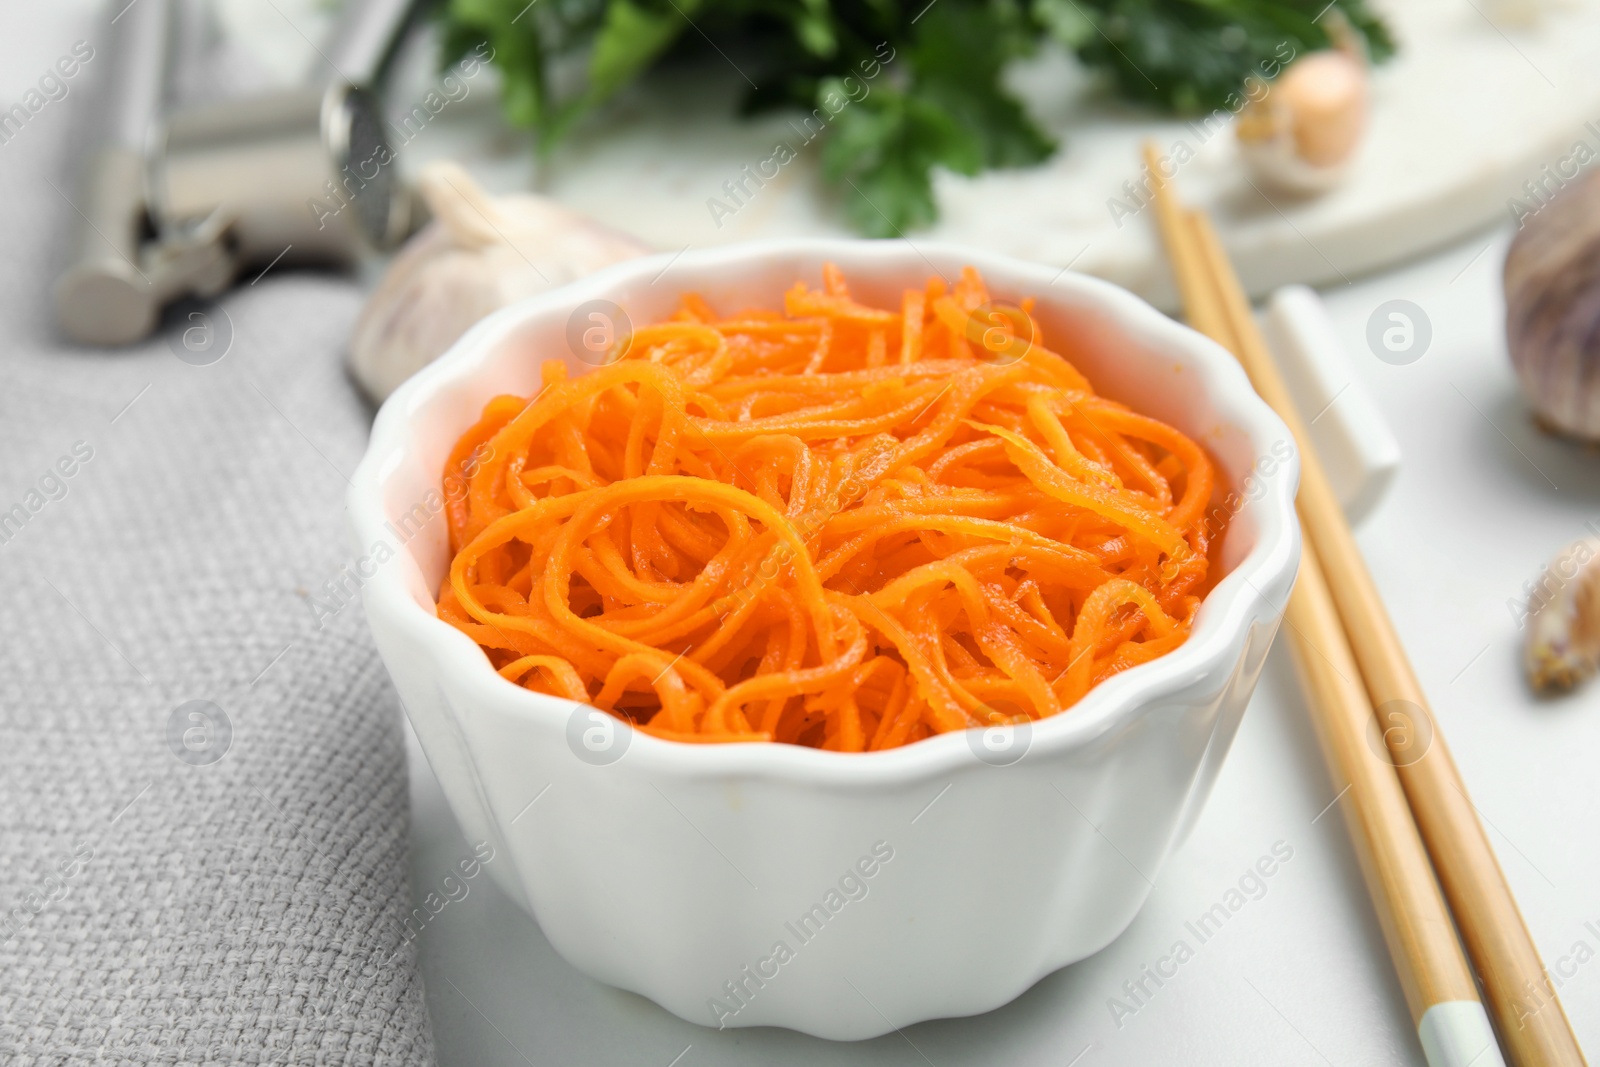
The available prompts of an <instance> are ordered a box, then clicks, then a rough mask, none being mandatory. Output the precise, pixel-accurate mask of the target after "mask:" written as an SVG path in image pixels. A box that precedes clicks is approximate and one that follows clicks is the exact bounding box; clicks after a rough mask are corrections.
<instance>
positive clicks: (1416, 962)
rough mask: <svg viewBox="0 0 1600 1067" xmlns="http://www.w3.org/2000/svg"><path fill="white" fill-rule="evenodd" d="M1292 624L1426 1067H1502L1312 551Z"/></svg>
mask: <svg viewBox="0 0 1600 1067" xmlns="http://www.w3.org/2000/svg"><path fill="white" fill-rule="evenodd" d="M1146 159H1147V164H1148V165H1149V166H1150V168H1151V174H1152V178H1153V180H1154V181H1155V183H1156V188H1155V198H1156V200H1155V202H1156V210H1157V215H1158V219H1159V222H1160V227H1161V231H1162V235H1163V237H1164V239H1165V242H1166V245H1167V248H1168V252H1169V254H1170V256H1171V259H1172V262H1173V267H1174V272H1175V273H1176V275H1177V279H1178V285H1179V289H1180V291H1181V295H1182V298H1183V304H1184V309H1185V315H1186V316H1187V318H1188V319H1189V321H1190V323H1191V324H1192V325H1194V326H1195V327H1196V328H1197V329H1199V330H1200V331H1201V332H1202V333H1205V334H1207V335H1208V336H1209V337H1211V338H1212V339H1213V340H1215V341H1217V342H1218V343H1219V344H1221V345H1223V347H1225V348H1228V349H1230V350H1231V351H1234V352H1235V353H1236V354H1237V353H1238V352H1239V350H1240V348H1241V347H1242V346H1241V341H1240V337H1239V333H1240V330H1239V328H1238V326H1237V325H1236V324H1235V322H1234V321H1233V320H1232V319H1231V317H1230V316H1229V314H1228V312H1227V308H1226V306H1225V304H1224V301H1223V294H1222V291H1221V289H1220V287H1219V286H1218V284H1217V283H1216V280H1215V279H1214V278H1213V276H1212V270H1211V269H1210V268H1209V266H1208V260H1207V256H1206V250H1205V249H1204V248H1203V247H1202V245H1201V244H1200V242H1199V240H1198V239H1197V236H1198V235H1197V234H1196V233H1195V231H1194V228H1193V227H1192V225H1191V223H1190V221H1189V219H1188V217H1187V216H1186V215H1185V214H1184V213H1183V212H1182V211H1181V209H1180V208H1179V206H1178V204H1177V202H1176V200H1175V198H1174V197H1173V196H1172V194H1171V192H1170V191H1169V190H1168V189H1166V188H1165V183H1164V182H1162V181H1161V179H1160V171H1159V170H1158V169H1157V168H1156V165H1155V160H1154V159H1153V158H1152V156H1151V152H1150V150H1149V149H1148V148H1147V149H1146ZM1251 326H1253V323H1252V324H1251ZM1285 620H1286V621H1287V623H1288V624H1289V631H1290V638H1291V645H1292V647H1293V649H1294V653H1295V660H1296V664H1297V667H1298V668H1299V671H1300V674H1301V677H1302V678H1303V680H1304V683H1305V689H1306V694H1307V698H1308V707H1309V711H1310V718H1311V720H1312V724H1313V726H1314V728H1315V730H1316V734H1317V738H1318V741H1319V742H1320V745H1321V747H1322V751H1323V755H1324V758H1325V759H1326V761H1327V763H1328V768H1329V772H1330V775H1331V776H1332V778H1333V780H1334V781H1335V782H1336V783H1338V782H1348V783H1349V784H1348V787H1346V789H1345V790H1344V792H1343V793H1342V794H1341V795H1347V796H1348V799H1347V800H1346V801H1345V824H1346V826H1347V828H1348V830H1349V833H1350V837H1351V840H1352V842H1353V843H1354V845H1355V850H1356V855H1357V858H1358V860H1359V862H1360V865H1361V870H1362V874H1363V876H1364V877H1365V879H1366V883H1367V887H1368V892H1369V893H1370V895H1371V897H1372V901H1373V905H1374V908H1375V910H1376V911H1377V914H1378V920H1379V925H1380V926H1381V928H1382V929H1383V933H1384V940H1385V942H1386V943H1387V945H1388V947H1389V953H1390V956H1391V957H1392V959H1393V961H1394V966H1395V970H1396V971H1397V973H1398V974H1399V977H1400V984H1401V987H1402V989H1403V990H1404V993H1405V997H1406V1003H1407V1006H1408V1007H1409V1009H1410V1011H1411V1016H1412V1021H1413V1022H1414V1023H1415V1024H1416V1025H1417V1027H1418V1034H1419V1037H1421V1039H1422V1042H1423V1047H1424V1050H1425V1052H1426V1054H1427V1056H1428V1062H1429V1063H1430V1065H1431V1067H1461V1065H1464V1064H1468V1063H1475V1064H1476V1067H1491V1065H1493V1064H1500V1063H1503V1061H1502V1060H1501V1059H1500V1055H1499V1049H1498V1048H1497V1047H1496V1046H1495V1040H1494V1035H1493V1032H1492V1031H1491V1030H1490V1027H1489V1024H1488V1018H1487V1016H1486V1015H1485V1014H1484V1011H1483V1006H1482V1004H1481V1002H1479V1000H1478V995H1477V989H1476V987H1475V986H1474V984H1473V981H1472V975H1471V972H1470V971H1469V970H1468V968H1467V962H1466V959H1465V958H1464V957H1463V955H1462V952H1461V946H1460V944H1459V943H1458V942H1457V940H1456V936H1455V931H1454V929H1453V927H1452V924H1451V920H1450V913H1449V911H1448V910H1447V908H1446V907H1445V903H1444V899H1443V897H1442V896H1441V894H1440V891H1439V886H1438V883H1437V881H1436V880H1435V878H1434V873H1433V869H1432V867H1431V866H1430V865H1429V862H1428V857H1427V853H1426V851H1425V849H1424V847H1423V843H1422V839H1421V837H1420V836H1419V835H1418V832H1417V827H1416V824H1415V822H1414V821H1413V820H1412V816H1411V812H1410V809H1409V808H1408V807H1407V805H1406V798H1405V794H1404V792H1403V791H1402V789H1401V787H1400V783H1399V780H1398V778H1397V777H1396V775H1395V772H1394V770H1393V768H1392V767H1390V766H1389V764H1388V762H1387V761H1383V760H1380V759H1378V758H1376V756H1375V754H1374V753H1373V752H1372V751H1370V750H1369V749H1368V748H1367V740H1366V731H1367V728H1368V724H1369V721H1370V720H1371V718H1372V707H1371V705H1370V704H1369V703H1368V699H1367V694H1366V691H1365V689H1364V687H1363V685H1362V682H1361V675H1360V671H1359V669H1358V668H1357V666H1356V662H1355V657H1354V655H1353V653H1352V652H1351V649H1350V645H1349V642H1348V640H1347V639H1346V637H1345V634H1344V630H1343V627H1342V625H1341V622H1340V619H1339V615H1338V612H1337V610H1336V608H1335V606H1334V601H1333V598H1332V595H1331V593H1330V592H1329V590H1328V586H1327V582H1326V579H1325V578H1324V575H1323V571H1322V567H1321V565H1320V563H1319V561H1318V559H1317V555H1316V550H1315V548H1314V547H1313V546H1311V545H1307V546H1306V548H1305V551H1304V554H1303V556H1302V560H1301V565H1300V577H1299V581H1298V582H1297V583H1296V585H1295V588H1294V591H1293V593H1292V594H1291V595H1290V598H1289V606H1288V609H1287V611H1286V612H1285Z"/></svg>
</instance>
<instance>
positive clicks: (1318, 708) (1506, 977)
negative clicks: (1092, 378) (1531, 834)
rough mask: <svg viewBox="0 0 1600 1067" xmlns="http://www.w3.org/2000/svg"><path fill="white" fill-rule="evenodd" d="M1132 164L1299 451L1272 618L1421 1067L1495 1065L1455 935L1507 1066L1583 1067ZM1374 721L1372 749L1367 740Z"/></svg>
mask: <svg viewBox="0 0 1600 1067" xmlns="http://www.w3.org/2000/svg"><path fill="white" fill-rule="evenodd" d="M1144 157H1145V166H1146V167H1147V168H1148V170H1149V172H1150V178H1151V182H1152V184H1153V187H1154V190H1155V204H1156V213H1157V219H1158V222H1159V224H1160V228H1161V234H1162V239H1163V241H1164V243H1165V244H1166V246H1167V252H1168V255H1169V257H1170V259H1171V261H1172V266H1173V271H1174V273H1175V274H1176V275H1177V279H1178V288H1179V291H1180V293H1181V295H1182V299H1183V306H1184V314H1185V317H1186V318H1187V319H1188V320H1189V323H1190V325H1192V326H1193V327H1194V328H1195V329H1197V330H1199V331H1200V332H1201V333H1204V334H1206V335H1207V336H1208V337H1210V338H1211V339H1212V340H1214V341H1216V342H1218V343H1219V344H1221V345H1222V346H1223V347H1224V348H1227V349H1228V350H1229V351H1231V352H1232V353H1233V354H1234V355H1235V356H1236V357H1238V359H1239V362H1240V363H1241V364H1243V366H1244V369H1245V372H1246V373H1247V374H1248V375H1249V377H1250V380H1251V382H1252V383H1253V384H1254V385H1255V387H1256V391H1257V392H1258V393H1259V394H1260V395H1261V397H1262V399H1264V400H1265V401H1266V402H1267V403H1268V404H1269V405H1271V406H1272V407H1273V408H1274V409H1275V410H1276V411H1277V413H1278V415H1279V417H1281V418H1282V419H1283V421H1284V422H1285V423H1287V424H1288V426H1289V429H1290V431H1291V432H1292V433H1293V434H1294V437H1295V440H1296V442H1297V444H1298V446H1299V451H1300V464H1301V476H1300V495H1299V498H1298V501H1297V505H1298V509H1299V512H1300V519H1301V525H1302V527H1303V528H1304V530H1305V533H1306V535H1307V540H1306V545H1305V554H1304V557H1303V559H1302V562H1301V564H1300V577H1299V581H1298V582H1297V583H1296V585H1295V589H1294V592H1293V593H1292V594H1291V596H1290V600H1289V606H1288V609H1287V611H1286V612H1285V614H1284V621H1285V622H1286V623H1287V624H1288V628H1289V631H1290V637H1291V642H1292V645H1293V648H1294V652H1295V661H1296V665H1297V666H1298V668H1299V671H1300V674H1301V678H1302V680H1303V682H1304V685H1305V689H1306V691H1307V697H1308V701H1309V705H1310V710H1311V718H1312V721H1313V723H1314V725H1315V727H1316V732H1317V736H1318V739H1319V740H1320V742H1321V745H1322V750H1323V755H1324V757H1325V758H1326V760H1327V762H1328V766H1329V770H1330V771H1331V772H1332V775H1333V777H1334V781H1335V783H1336V784H1337V783H1338V782H1340V781H1344V782H1348V783H1349V785H1348V787H1347V790H1346V793H1345V794H1342V795H1343V796H1345V798H1346V799H1345V800H1344V801H1343V803H1344V805H1345V822H1346V825H1347V826H1348V828H1349V831H1350V836H1351V838H1352V840H1353V841H1354V843H1355V846H1356V854H1357V856H1358V857H1359V859H1360V863H1361V868H1362V873H1363V875H1364V876H1365V878H1366V882H1367V888H1368V891H1369V892H1370V894H1371V896H1372V901H1373V905H1374V907H1375V908H1376V909H1377V913H1378V920H1379V923H1380V924H1381V926H1382V927H1383V933H1384V938H1385V940H1386V941H1387V943H1388V946H1389V953H1390V955H1391V957H1392V958H1393V960H1394V965H1395V969H1396V970H1397V971H1398V972H1399V975H1400V983H1401V985H1402V987H1403V988H1404V990H1405V996H1406V1002H1407V1004H1408V1005H1409V1007H1410V1009H1411V1016H1412V1020H1413V1021H1414V1022H1415V1023H1416V1024H1417V1028H1418V1034H1419V1036H1420V1037H1421V1040H1422V1044H1423V1049H1424V1052H1425V1053H1426V1054H1427V1058H1428V1062H1429V1064H1430V1065H1431V1067H1446V1065H1448V1067H1465V1065H1467V1064H1471V1065H1473V1067H1491V1065H1494V1064H1500V1063H1502V1062H1503V1061H1502V1059H1501V1058H1500V1052H1499V1049H1497V1048H1496V1047H1495V1039H1494V1034H1493V1032H1491V1030H1490V1028H1489V1025H1488V1020H1487V1017H1486V1016H1485V1015H1484V1010H1483V1003H1482V1001H1480V1000H1479V998H1478V990H1477V987H1476V986H1475V985H1474V983H1473V978H1472V972H1471V971H1470V970H1469V969H1468V967H1467V961H1466V959H1465V958H1464V957H1463V955H1462V951H1461V944H1460V942H1458V941H1457V938H1456V932H1457V930H1459V931H1460V934H1461V939H1462V940H1463V941H1465V943H1466V948H1467V952H1468V953H1470V955H1471V957H1472V961H1473V964H1474V965H1475V966H1476V968H1477V973H1478V976H1479V977H1480V978H1481V980H1482V982H1483V991H1484V996H1485V999H1486V1000H1487V1001H1488V1005H1489V1008H1490V1010H1491V1011H1492V1013H1493V1015H1494V1019H1495V1023H1496V1024H1497V1026H1498V1029H1499V1035H1500V1045H1501V1047H1502V1048H1503V1049H1504V1050H1505V1052H1506V1053H1507V1054H1508V1055H1509V1057H1510V1060H1511V1062H1512V1063H1513V1064H1515V1065H1516V1067H1583V1065H1584V1062H1585V1061H1584V1058H1583V1053H1582V1051H1580V1049H1579V1048H1578V1042H1577V1038H1576V1037H1575V1036H1574V1035H1573V1033H1572V1027H1571V1024H1570V1023H1569V1022H1568V1021H1567V1017H1566V1014H1565V1012H1564V1011H1563V1010H1562V1007H1561V1003H1560V1000H1559V999H1558V998H1557V996H1556V992H1555V988H1554V986H1553V985H1552V983H1551V982H1550V980H1549V978H1548V977H1547V976H1546V974H1545V971H1544V967H1543V964H1542V963H1541V962H1540V959H1539V953H1538V950H1537V949H1536V948H1535V947H1534V944H1533V939H1532V937H1530V936H1529V934H1528V928H1527V925H1526V924H1525V923H1524V922H1523V920H1522V915H1521V913H1520V912H1519V911H1518V910H1517V904H1516V901H1515V899H1514V898H1513V897H1512V895H1511V889H1510V887H1509V886H1508V885H1507V884H1506V880H1505V875H1504V873H1503V872H1502V871H1501V870H1500V865H1499V863H1498V862H1497V861H1496V860H1495V856H1494V851H1493V849H1491V848H1490V846H1489V841H1488V838H1487V837H1486V836H1485V835H1484V832H1483V827H1482V825H1481V824H1480V823H1479V821H1478V818H1477V813H1476V811H1475V809H1474V808H1473V806H1472V802H1471V800H1469V799H1468V797H1467V792H1466V787H1465V786H1464V785H1463V784H1462V781H1461V775H1460V772H1459V771H1458V770H1457V769H1456V765H1455V761H1454V760H1453V759H1452V758H1451V756H1450V750H1449V748H1448V747H1447V746H1446V745H1445V741H1444V737H1443V736H1442V735H1441V734H1440V732H1439V728H1438V724H1437V723H1436V722H1435V721H1434V720H1433V716H1432V712H1431V711H1430V710H1429V709H1428V701H1427V697H1426V696H1425V695H1424V693H1423V691H1422V685H1421V683H1420V682H1419V681H1418V680H1417V677H1416V674H1415V672H1414V671H1413V670H1412V667H1411V663H1410V661H1409V660H1408V659H1407V658H1406V654H1405V650H1404V648H1403V647H1402V646H1401V644H1400V638H1399V635H1398V634H1397V633H1396V632H1395V629H1394V624H1393V622H1391V621H1390V619H1389V615H1388V612H1387V611H1386V610H1385V609H1384V606H1383V601H1382V600H1381V598H1380V597H1379V596H1378V590H1377V587H1376V586H1375V585H1374V584H1373V581H1372V576H1371V575H1370V574H1369V573H1368V572H1367V568H1366V563H1365V561H1364V560H1363V559H1362V556H1361V552H1360V550H1359V549H1358V548H1357V547H1356V542H1355V538H1354V537H1353V536H1352V534H1351V532H1350V527H1349V524H1348V523H1347V522H1346V521H1345V517H1344V511H1343V509H1342V508H1341V507H1340V505H1339V501H1338V498H1337V497H1336V496H1335V495H1334V492H1333V489H1332V486H1331V485H1330V483H1329V482H1328V478H1327V475H1326V474H1325V473H1324V471H1323V469H1322V464H1321V462H1320V461H1319V460H1318V458H1317V454H1316V451H1315V449H1314V448H1313V446H1312V444H1311V438H1310V437H1309V435H1308V433H1307V430H1306V425H1305V423H1304V421H1303V420H1302V419H1301V417H1300V415H1299V413H1298V412H1297V411H1296V410H1295V407H1294V401H1293V400H1292V399H1291V398H1290V396H1289V392H1288V389H1287V388H1286V386H1285V385H1284V382H1283V379H1282V377H1281V376H1280V375H1279V373H1278V369H1277V366H1276V365H1275V364H1274V362H1273V358H1272V354H1271V352H1270V351H1268V349H1267V346H1266V344H1265V343H1264V342H1263V340H1262V338H1261V334H1260V331H1259V330H1258V329H1257V328H1256V324H1255V318H1254V316H1253V315H1252V314H1251V311H1250V304H1249V301H1248V299H1247V298H1246V297H1245V294H1244V290H1243V288H1242V287H1241V286H1240V284H1239V279H1238V276H1237V275H1236V274H1235V273H1234V271H1233V267H1232V265H1231V264H1230V263H1229V261H1228V258H1227V254H1226V253H1225V252H1224V251H1223V248H1222V244H1221V242H1220V241H1219V240H1218V239H1217V235H1216V231H1215V230H1214V229H1213V228H1212V226H1211V222H1210V220H1209V219H1208V218H1207V217H1206V215H1205V214H1204V213H1203V212H1200V211H1187V210H1185V209H1184V208H1183V207H1181V206H1180V205H1179V204H1178V202H1177V200H1176V199H1175V197H1174V194H1173V193H1172V191H1171V189H1170V188H1169V187H1168V183H1167V181H1166V180H1164V178H1163V174H1162V170H1161V167H1160V165H1159V159H1158V157H1157V155H1156V152H1155V149H1154V146H1152V145H1149V144H1147V145H1145V149H1144ZM1374 709H1376V712H1375V710H1374ZM1375 714H1376V717H1377V718H1376V726H1377V733H1378V734H1381V737H1382V741H1383V743H1382V744H1381V745H1376V746H1369V744H1368V737H1369V732H1370V731H1372V730H1373V729H1374V717H1375ZM1379 753H1387V756H1386V757H1380V755H1379ZM1430 861H1431V862H1430ZM1436 874H1437V878H1435V875H1436ZM1441 886H1442V887H1443V893H1442V895H1441V892H1440V889H1441ZM1446 898H1448V900H1449V907H1448V908H1446V905H1445V900H1446ZM1452 916H1453V918H1454V923H1453V924H1452Z"/></svg>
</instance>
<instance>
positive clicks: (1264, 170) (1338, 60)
mask: <svg viewBox="0 0 1600 1067" xmlns="http://www.w3.org/2000/svg"><path fill="white" fill-rule="evenodd" d="M1337 14H1338V13H1337V12H1331V11H1330V12H1329V13H1328V16H1327V17H1328V19H1329V20H1330V27H1329V36H1330V37H1332V38H1333V39H1334V41H1335V42H1336V44H1337V47H1335V48H1332V49H1326V50H1323V51H1317V52H1308V53H1306V54H1305V55H1303V56H1301V57H1300V58H1298V59H1296V60H1294V61H1293V62H1291V63H1290V64H1289V65H1288V66H1287V67H1285V68H1284V70H1283V73H1282V74H1280V75H1279V76H1278V77H1277V79H1276V80H1274V81H1272V82H1270V83H1268V85H1267V91H1266V93H1265V94H1264V95H1262V96H1261V97H1260V98H1259V99H1256V100H1253V101H1251V102H1250V103H1249V104H1247V105H1245V107H1244V108H1243V109H1242V110H1241V111H1240V112H1239V121H1238V124H1237V125H1236V126H1235V128H1234V135H1235V137H1236V138H1237V139H1238V142H1239V154H1240V156H1241V157H1242V158H1243V160H1244V163H1245V166H1246V167H1247V168H1248V169H1249V170H1250V171H1251V173H1252V174H1253V175H1254V176H1255V177H1256V178H1258V179H1260V180H1261V181H1262V182H1263V183H1265V184H1268V185H1273V186H1276V187H1278V188H1280V189H1285V190H1288V191H1291V192H1297V193H1315V192H1323V191H1325V190H1328V189H1331V188H1332V187H1333V186H1335V185H1337V184H1338V183H1339V182H1340V181H1341V180H1342V179H1343V178H1344V176H1345V173H1346V172H1347V171H1348V170H1349V165H1350V161H1351V160H1352V159H1353V158H1354V157H1355V151H1356V148H1357V147H1358V146H1359V145H1360V143H1361V136H1362V134H1363V133H1365V132H1366V128H1367V110H1368V103H1367V58H1366V51H1365V48H1364V46H1363V45H1362V43H1361V40H1360V38H1359V37H1358V36H1357V34H1356V33H1355V31H1354V30H1352V29H1351V28H1350V26H1349V24H1348V23H1347V22H1342V21H1333V19H1334V16H1336V15H1337Z"/></svg>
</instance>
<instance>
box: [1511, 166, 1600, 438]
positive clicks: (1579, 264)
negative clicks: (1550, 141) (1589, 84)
mask: <svg viewBox="0 0 1600 1067" xmlns="http://www.w3.org/2000/svg"><path fill="white" fill-rule="evenodd" d="M1534 203H1535V205H1536V206H1535V207H1534V209H1533V210H1530V211H1527V212H1526V213H1525V214H1523V215H1522V216H1521V217H1520V221H1521V224H1522V225H1521V228H1520V229H1519V230H1518V231H1517V235H1516V237H1514V238H1513V239H1512V241H1511V247H1510V249H1508V250H1507V252H1506V264H1505V274H1504V281H1505V294H1506V346H1507V348H1509V349H1510V352H1511V363H1512V365H1513V366H1514V367H1515V368H1516V371H1517V381H1518V383H1519V384H1520V385H1521V386H1522V392H1523V394H1524V395H1525V396H1526V397H1527V398H1528V402H1529V403H1530V404H1531V405H1532V406H1533V411H1534V415H1535V417H1536V418H1537V420H1538V423H1539V425H1540V426H1542V427H1544V428H1545V429H1547V430H1550V431H1553V432H1555V433H1559V434H1564V435H1566V436H1568V437H1575V438H1578V439H1580V440H1584V441H1600V172H1591V171H1586V172H1584V173H1582V174H1580V175H1579V176H1578V177H1577V178H1576V179H1575V180H1573V181H1572V182H1571V183H1569V184H1568V185H1567V186H1566V188H1564V189H1562V190H1561V191H1559V192H1558V193H1556V195H1555V196H1554V197H1552V198H1551V199H1550V200H1548V201H1546V202H1544V203H1542V204H1540V203H1538V201H1535V202H1534Z"/></svg>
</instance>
